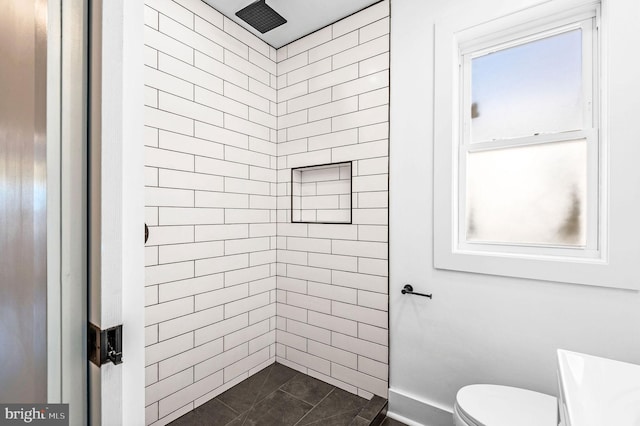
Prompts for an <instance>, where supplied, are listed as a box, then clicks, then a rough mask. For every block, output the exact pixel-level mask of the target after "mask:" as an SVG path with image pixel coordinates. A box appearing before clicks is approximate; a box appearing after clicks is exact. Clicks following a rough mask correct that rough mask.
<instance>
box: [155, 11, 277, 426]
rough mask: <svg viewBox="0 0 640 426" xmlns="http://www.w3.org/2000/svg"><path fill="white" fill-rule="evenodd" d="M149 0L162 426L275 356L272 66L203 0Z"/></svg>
mask: <svg viewBox="0 0 640 426" xmlns="http://www.w3.org/2000/svg"><path fill="white" fill-rule="evenodd" d="M145 3H146V6H145V24H146V27H145V44H146V47H145V58H144V60H145V65H146V66H145V95H146V96H145V105H146V111H147V112H146V116H145V125H146V132H145V135H146V137H145V141H144V143H145V145H146V148H145V149H146V156H145V166H146V167H145V177H146V185H147V187H146V190H145V195H146V206H147V209H146V210H147V219H146V220H147V224H148V225H149V230H150V233H149V235H150V237H149V241H148V243H147V244H146V254H147V258H146V265H147V268H146V282H145V286H146V287H145V294H146V308H145V320H146V327H147V328H146V365H147V367H146V371H145V373H146V385H147V388H146V405H147V407H146V423H147V424H153V425H164V424H167V423H169V422H171V421H172V420H174V419H176V418H177V417H179V416H181V415H183V414H185V413H186V412H188V411H190V410H192V409H194V408H195V407H197V406H199V405H200V404H203V403H204V402H206V401H207V400H209V399H211V398H213V397H215V396H217V395H218V394H220V393H222V392H223V391H225V390H226V389H228V388H229V387H231V386H233V385H235V384H237V383H238V382H239V381H241V380H243V379H245V378H246V377H248V376H249V375H251V374H253V373H255V372H257V371H259V370H260V369H261V368H264V367H265V366H266V365H268V364H270V363H273V362H274V361H275V352H276V346H275V341H276V218H277V214H276V208H277V206H276V190H277V168H276V167H277V157H276V154H277V145H276V138H277V132H276V130H277V116H276V114H275V113H276V110H277V104H276V101H277V88H276V87H275V82H276V67H277V64H276V62H275V58H276V55H275V50H274V49H272V48H271V47H269V46H268V45H267V44H266V43H264V42H262V41H260V40H259V39H258V38H256V37H254V36H253V35H251V34H249V33H248V32H247V31H245V30H243V29H241V28H239V27H237V26H235V24H233V23H232V22H231V21H229V20H228V19H226V18H224V17H223V16H222V15H221V14H220V13H218V12H217V11H215V10H214V9H212V8H211V7H209V6H207V5H205V4H204V3H202V2H201V1H200V0H145ZM272 50H273V52H272ZM272 82H273V85H272Z"/></svg>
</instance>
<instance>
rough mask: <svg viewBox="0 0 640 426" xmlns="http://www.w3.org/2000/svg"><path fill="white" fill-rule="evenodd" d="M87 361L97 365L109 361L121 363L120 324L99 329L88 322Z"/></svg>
mask: <svg viewBox="0 0 640 426" xmlns="http://www.w3.org/2000/svg"><path fill="white" fill-rule="evenodd" d="M87 337H88V348H87V351H88V354H89V361H91V362H93V363H94V364H95V365H97V366H98V367H100V366H102V364H106V363H107V362H109V361H111V362H112V363H114V364H116V365H118V364H122V325H118V326H115V327H111V328H108V329H106V330H100V327H98V326H96V325H94V324H92V323H89V329H88V330H87Z"/></svg>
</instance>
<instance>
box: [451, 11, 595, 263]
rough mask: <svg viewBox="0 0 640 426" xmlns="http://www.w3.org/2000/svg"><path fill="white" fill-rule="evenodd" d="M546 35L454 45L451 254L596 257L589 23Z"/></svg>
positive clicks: (550, 29) (553, 28)
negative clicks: (454, 244) (454, 248)
mask: <svg viewBox="0 0 640 426" xmlns="http://www.w3.org/2000/svg"><path fill="white" fill-rule="evenodd" d="M545 27H547V28H543V29H542V30H541V29H540V28H529V29H527V30H525V31H522V32H511V33H510V34H508V35H506V36H499V37H497V38H494V39H491V38H489V39H484V40H480V41H479V42H478V41H476V40H473V41H470V42H467V43H462V44H461V45H460V50H459V51H460V53H459V61H460V65H461V72H460V77H461V78H460V82H461V83H460V86H461V87H460V103H459V105H460V111H459V116H458V120H459V124H460V126H461V132H460V135H459V138H458V139H459V140H458V141H457V142H458V144H459V146H458V164H457V170H458V183H459V185H458V188H457V194H456V195H455V197H456V198H457V206H458V212H457V218H458V232H457V235H458V249H459V250H466V251H501V252H504V253H510V254H514V253H515V254H517V253H519V254H533V255H536V254H537V255H555V256H571V257H594V256H597V253H598V229H599V228H598V222H599V220H598V217H599V209H598V199H599V194H598V181H599V179H598V170H599V169H598V167H597V165H598V163H599V158H598V157H599V141H598V117H597V111H598V109H597V104H595V103H594V93H596V91H597V87H598V85H597V81H596V79H595V78H594V75H597V70H596V72H594V69H595V67H596V63H597V60H596V59H597V55H596V54H595V39H596V38H595V37H594V35H593V34H594V31H595V28H596V15H595V14H594V15H591V16H587V17H586V18H585V17H584V16H580V17H570V18H567V19H564V20H562V21H557V22H550V23H548V24H546V25H545ZM594 105H595V108H594Z"/></svg>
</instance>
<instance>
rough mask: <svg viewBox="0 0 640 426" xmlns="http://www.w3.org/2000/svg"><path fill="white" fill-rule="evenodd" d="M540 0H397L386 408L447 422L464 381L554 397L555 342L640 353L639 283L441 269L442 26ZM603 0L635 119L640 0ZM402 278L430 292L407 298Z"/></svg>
mask: <svg viewBox="0 0 640 426" xmlns="http://www.w3.org/2000/svg"><path fill="white" fill-rule="evenodd" d="M536 3H538V2H537V1H534V0H517V1H513V0H511V1H500V0H491V1H484V2H475V1H472V0H458V1H455V2H422V1H412V2H409V1H403V0H395V1H392V5H391V6H392V11H391V12H392V13H391V16H392V20H391V34H392V37H391V52H392V55H391V69H392V73H391V154H390V157H391V168H390V176H391V182H390V193H391V198H390V199H391V201H390V205H391V211H390V231H391V234H390V262H391V270H390V273H391V285H390V302H391V308H390V335H391V343H390V344H391V355H390V357H391V358H390V360H391V373H390V380H391V383H390V404H391V405H390V410H391V414H392V415H395V416H402V417H404V418H405V419H408V420H412V421H413V422H417V423H420V424H426V425H441V424H443V425H444V424H451V420H450V414H449V412H450V411H451V409H452V405H453V402H454V399H455V394H456V391H457V390H458V389H459V388H460V387H462V386H464V385H467V384H471V383H498V384H504V385H512V386H519V387H524V388H528V389H533V390H536V391H540V392H545V393H548V394H553V395H555V394H556V376H555V362H556V361H555V357H556V355H555V351H556V349H557V348H564V349H569V350H574V351H579V352H586V353H590V354H594V355H600V356H605V357H610V358H614V359H619V360H622V361H628V362H635V363H640V339H639V338H638V336H640V294H639V293H638V292H633V291H625V290H613V289H606V288H600V287H588V286H580V285H569V284H562V283H552V282H542V281H534V280H524V279H515V278H505V277H496V276H489V275H478V274H467V273H457V272H451V271H444V270H435V269H434V268H433V252H432V238H433V228H432V224H433V221H432V218H433V216H432V209H433V208H434V206H433V203H432V199H433V174H432V173H433V124H434V123H433V115H434V108H437V105H434V104H433V101H432V99H433V94H434V72H433V70H434V24H435V23H437V22H438V21H440V20H444V19H455V17H456V16H460V17H464V18H468V17H469V16H477V17H478V19H479V20H482V19H483V18H482V17H483V16H484V17H487V19H488V17H489V16H492V15H493V16H500V15H504V14H507V13H509V12H512V11H515V10H518V9H521V8H524V7H527V6H530V5H533V4H536ZM607 6H609V8H608V9H609V10H608V11H609V13H610V18H611V20H610V21H609V23H608V24H609V27H608V29H609V31H610V34H609V35H610V42H609V46H608V47H609V49H610V50H609V52H610V58H609V59H610V60H609V64H610V68H609V71H610V82H611V95H610V96H609V100H610V102H611V105H610V107H611V112H612V114H613V115H612V117H614V118H617V119H614V120H612V126H629V125H631V124H632V123H633V118H632V116H631V115H628V114H630V113H629V112H628V111H632V110H635V111H637V99H638V94H640V87H639V81H638V77H637V76H638V75H640V66H639V63H638V60H637V58H636V57H634V56H633V55H629V53H630V52H634V51H637V46H638V45H640V37H639V35H638V33H637V31H635V30H634V29H633V28H634V27H635V26H637V22H636V21H637V19H638V17H640V4H638V3H637V2H635V1H634V0H609V1H608V2H607ZM633 17H635V18H633ZM627 21H628V22H627ZM625 91H626V93H634V94H635V95H634V96H623V95H624V93H625ZM634 105H635V106H634ZM626 115H628V118H629V120H622V118H625V119H626V118H627V116H626ZM625 123H626V124H625ZM623 133H624V132H623ZM637 142H638V141H637V140H629V139H624V140H612V141H611V143H612V144H631V143H637ZM618 146H619V145H618ZM629 190H630V191H631V190H632V188H629ZM637 196H638V195H637V194H635V193H633V192H630V197H637ZM636 199H637V198H636ZM405 283H412V284H414V287H416V290H417V291H427V292H433V300H432V301H431V300H428V299H424V298H417V297H407V296H402V295H401V294H400V289H401V288H402V286H403V285H404V284H405ZM434 407H436V408H434ZM437 407H439V408H440V409H438V408H437Z"/></svg>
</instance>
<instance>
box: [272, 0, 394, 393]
mask: <svg viewBox="0 0 640 426" xmlns="http://www.w3.org/2000/svg"><path fill="white" fill-rule="evenodd" d="M277 61H278V73H277V75H278V111H277V112H278V231H277V235H278V237H277V248H278V256H277V274H278V284H277V302H278V308H277V334H276V342H277V351H276V353H277V358H276V359H277V361H278V362H281V363H282V364H285V365H287V366H289V367H292V368H294V369H296V370H299V371H302V372H304V373H306V374H309V375H311V376H314V377H316V378H319V379H321V380H324V381H326V382H328V383H331V384H333V385H336V386H338V387H340V388H343V389H345V390H348V391H350V392H353V393H357V394H359V395H361V396H363V397H366V398H370V397H371V396H372V395H373V394H377V395H380V396H383V397H385V398H386V397H387V388H388V381H387V380H388V315H387V311H388V261H387V256H388V237H387V236H388V153H389V1H388V0H385V1H382V2H380V3H377V4H375V5H373V6H371V7H369V8H367V9H365V10H363V11H361V12H359V13H356V14H354V15H352V16H350V17H348V18H346V19H343V20H341V21H338V22H336V23H335V24H333V25H330V26H328V27H325V28H323V29H321V30H319V31H317V32H315V33H313V34H310V35H308V36H306V37H304V38H302V39H300V40H298V41H295V42H293V43H291V44H289V45H287V46H284V47H282V48H280V49H278V51H277ZM343 161H353V166H352V180H353V182H352V184H353V194H352V207H353V210H352V224H306V223H291V200H290V198H289V197H290V195H291V193H290V191H291V185H290V181H291V168H292V167H294V168H295V167H301V166H314V165H321V164H328V163H339V162H343Z"/></svg>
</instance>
